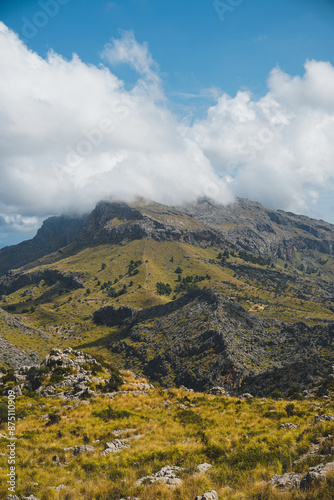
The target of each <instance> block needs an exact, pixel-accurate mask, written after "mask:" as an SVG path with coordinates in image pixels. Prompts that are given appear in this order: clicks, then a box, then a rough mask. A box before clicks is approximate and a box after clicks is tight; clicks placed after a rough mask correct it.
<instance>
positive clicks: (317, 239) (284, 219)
mask: <svg viewBox="0 0 334 500" xmlns="http://www.w3.org/2000/svg"><path fill="white" fill-rule="evenodd" d="M185 212H186V213H187V214H188V215H190V216H192V217H193V218H194V219H196V220H198V221H200V222H202V223H204V224H207V225H209V226H211V227H214V228H217V229H219V230H220V231H221V232H222V233H223V234H224V235H225V238H226V239H227V240H228V241H229V242H230V243H231V244H234V245H236V246H237V247H239V248H240V247H241V248H244V249H245V250H247V251H249V252H251V253H254V254H257V255H263V256H271V257H279V258H283V259H286V260H289V259H291V258H292V256H293V254H294V252H295V251H300V250H317V251H319V252H321V253H327V254H333V253H334V225H333V224H329V223H328V222H324V221H322V220H315V219H310V218H309V217H306V216H303V215H296V214H293V213H291V212H284V211H283V210H269V209H267V208H265V207H263V206H262V205H261V204H260V203H256V202H253V201H250V200H246V199H242V198H238V199H236V202H235V203H233V204H231V205H228V206H221V205H214V204H212V203H210V202H209V201H207V200H201V201H199V202H197V203H195V204H192V205H188V206H187V207H185Z"/></svg>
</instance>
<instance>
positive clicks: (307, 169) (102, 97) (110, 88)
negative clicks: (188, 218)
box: [0, 23, 334, 232]
mask: <svg viewBox="0 0 334 500" xmlns="http://www.w3.org/2000/svg"><path fill="white" fill-rule="evenodd" d="M103 60H104V61H105V62H108V64H118V63H124V64H128V65H130V66H131V67H132V68H133V69H135V71H136V72H137V73H138V80H137V82H136V83H135V84H134V86H133V88H132V89H130V90H128V89H126V88H125V84H124V82H122V81H121V80H120V79H118V78H117V77H116V76H115V75H114V74H113V73H112V72H111V70H110V69H108V68H107V67H105V66H103V65H101V66H99V67H97V66H93V65H87V64H85V63H83V62H82V61H81V60H80V59H79V57H78V56H76V55H74V56H73V58H72V60H70V61H67V60H65V59H64V58H62V57H61V56H60V55H58V54H55V53H53V52H50V53H49V54H48V56H47V58H46V59H43V58H41V57H40V56H38V54H36V53H34V52H31V51H29V50H28V49H27V47H26V46H25V45H24V44H23V43H22V42H21V41H20V40H19V38H18V37H17V35H16V34H15V33H13V32H12V31H11V30H9V29H8V28H7V27H6V26H5V25H4V24H2V23H0V68H1V79H0V175H1V183H0V216H2V217H3V218H4V220H5V221H6V228H7V229H8V228H9V226H10V225H11V226H12V228H15V229H21V228H24V227H26V228H29V229H31V225H32V224H33V222H34V220H37V219H34V217H38V218H40V217H43V216H47V215H51V214H56V213H68V212H71V211H80V212H82V211H88V210H90V209H91V208H93V206H94V204H95V203H96V202H97V201H99V200H100V199H103V198H104V199H105V198H109V197H114V198H118V199H125V200H131V199H133V198H134V197H135V196H136V195H140V196H146V197H148V198H152V199H154V200H156V201H159V202H162V203H167V204H177V203H181V202H185V201H190V200H193V199H195V198H197V197H200V196H203V195H205V196H211V197H213V198H214V199H216V200H217V201H220V202H222V203H227V202H230V201H231V200H232V199H233V195H237V196H248V197H249V198H251V199H254V200H257V201H260V202H262V203H263V204H265V205H267V206H270V207H272V208H283V209H287V210H293V211H299V212H306V213H312V210H313V209H312V207H314V209H315V211H316V208H317V206H319V207H320V206H321V199H320V198H319V196H321V192H322V190H324V189H326V193H327V195H328V193H329V192H331V191H333V187H334V182H333V175H334V170H333V165H334V114H333V113H334V90H333V89H334V68H333V67H332V66H331V64H330V63H326V62H317V61H308V62H307V63H306V65H305V74H304V76H303V77H291V76H289V75H287V74H285V73H284V72H283V71H282V70H280V69H279V68H275V69H274V70H273V71H272V72H271V74H270V76H269V79H268V93H267V94H266V95H265V96H264V97H262V98H260V99H254V98H253V96H252V95H251V93H250V92H246V91H240V92H238V93H237V95H236V96H235V97H231V96H229V95H227V94H221V92H219V93H218V91H217V89H215V90H214V97H215V98H216V99H217V102H216V104H215V105H214V106H212V107H210V108H209V110H208V112H207V116H206V117H205V118H204V119H203V120H197V121H196V122H195V123H194V124H193V125H191V124H189V123H187V121H186V120H180V119H179V118H177V117H176V116H175V115H174V114H173V113H171V112H170V111H169V110H168V101H167V99H166V97H165V96H164V93H163V88H162V84H161V81H160V78H159V76H158V74H157V71H158V68H157V64H156V63H155V61H154V60H153V59H152V56H151V55H150V52H149V49H148V46H147V45H146V44H143V45H140V44H139V43H138V42H137V41H136V39H135V37H134V35H133V33H131V32H124V33H123V34H122V36H121V38H120V39H118V40H115V39H114V40H112V42H111V43H109V44H107V45H106V46H105V48H104V50H103ZM203 92H205V91H203ZM212 95H213V91H212ZM217 172H218V173H217ZM317 213H318V212H317ZM319 215H322V213H319ZM322 218H326V216H324V215H322ZM18 221H19V222H18ZM0 232H1V231H0ZM7 232H8V231H7Z"/></svg>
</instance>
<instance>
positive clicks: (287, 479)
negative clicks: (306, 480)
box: [270, 472, 302, 490]
mask: <svg viewBox="0 0 334 500" xmlns="http://www.w3.org/2000/svg"><path fill="white" fill-rule="evenodd" d="M301 477H302V476H301V474H295V473H294V472H289V473H287V474H283V475H279V474H275V475H274V477H272V478H271V480H270V483H271V484H272V485H273V486H274V487H275V488H277V489H279V490H291V489H295V488H299V486H300V479H301Z"/></svg>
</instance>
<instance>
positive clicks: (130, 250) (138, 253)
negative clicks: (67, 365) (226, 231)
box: [0, 239, 334, 364]
mask: <svg viewBox="0 0 334 500" xmlns="http://www.w3.org/2000/svg"><path fill="white" fill-rule="evenodd" d="M221 250H224V249H219V248H213V247H211V248H207V249H203V248H200V247H196V246H192V245H189V244H182V243H176V242H156V241H154V240H150V239H147V240H137V241H132V242H129V243H126V244H123V245H116V246H110V245H103V246H97V247H89V248H85V249H83V250H80V251H75V250H73V247H69V248H68V249H65V250H64V252H63V253H62V254H57V256H56V257H55V256H54V255H52V256H49V257H44V258H43V259H41V260H40V261H39V262H38V265H37V266H36V267H35V268H33V269H31V270H30V271H28V272H31V271H33V270H34V269H43V268H53V269H59V270H60V271H63V272H66V271H71V272H74V273H78V274H80V275H82V276H83V278H84V281H85V288H84V289H79V290H72V291H66V290H63V291H62V292H61V295H60V294H59V290H54V289H52V288H50V287H48V286H47V285H46V284H45V283H43V282H41V283H39V284H36V285H33V286H30V287H26V288H23V289H21V290H18V291H17V292H15V293H13V294H12V295H10V296H8V297H6V299H5V300H6V301H5V302H2V303H1V304H0V306H2V307H4V308H7V307H8V306H13V305H14V306H15V307H16V314H17V315H18V317H20V318H21V319H22V320H23V321H25V322H26V323H28V324H31V325H32V326H36V327H38V328H41V329H44V330H45V331H46V332H47V333H48V334H49V335H50V341H48V342H45V341H44V340H41V342H40V343H39V346H38V348H39V350H40V351H41V354H42V355H44V354H45V353H46V352H47V350H48V349H49V348H50V346H53V345H54V346H61V347H65V346H74V347H79V346H81V347H84V348H85V349H86V350H87V351H90V352H96V351H100V350H102V351H103V353H104V354H107V355H108V356H109V357H110V356H111V354H109V353H108V351H107V349H106V345H107V344H108V342H109V340H110V339H111V336H112V337H114V336H115V335H116V336H117V335H121V332H116V331H115V329H110V328H106V327H97V326H96V325H94V323H93V322H92V314H93V312H94V311H95V310H97V309H98V308H99V307H101V306H103V305H106V304H110V303H113V304H115V305H116V306H120V305H123V304H126V305H131V306H133V307H136V308H145V307H149V306H152V305H156V304H161V303H165V302H167V301H169V300H172V298H173V296H174V293H172V294H171V295H169V296H161V295H158V294H157V292H156V283H157V282H163V283H169V284H170V285H171V286H172V288H173V289H174V288H175V286H176V285H177V281H176V280H177V274H176V273H175V269H176V268H177V267H178V266H180V267H181V268H182V269H183V273H182V277H185V276H190V275H202V276H205V275H207V274H209V275H210V280H209V279H205V280H204V281H201V282H199V283H198V286H199V287H213V288H216V289H218V290H221V291H223V292H224V293H226V294H227V295H228V296H230V297H232V298H235V299H237V300H238V301H239V302H240V303H241V304H242V305H243V306H244V307H245V308H246V309H248V310H250V311H251V312H253V313H254V314H258V315H261V316H263V317H275V318H278V319H282V320H285V321H292V322H294V321H299V320H301V321H305V322H308V323H310V324H314V323H317V322H319V321H322V320H334V314H333V312H331V311H330V310H329V309H328V308H327V307H326V306H325V305H324V302H323V301H321V298H320V295H319V294H318V293H317V290H318V287H319V283H320V280H321V282H322V285H323V283H325V284H326V286H328V287H330V285H331V283H332V282H333V269H334V263H333V259H332V258H331V257H328V259H327V262H326V264H322V265H320V264H319V263H318V264H317V262H319V261H320V259H321V256H319V255H316V253H314V254H312V255H309V256H308V257H307V258H305V256H301V255H300V254H297V255H296V262H295V264H296V266H299V265H300V263H301V262H304V263H305V267H306V266H307V262H308V261H309V262H310V263H312V265H314V266H315V265H317V272H318V273H319V272H320V273H321V274H320V276H318V275H317V274H316V273H313V274H309V275H308V274H306V273H305V272H302V271H299V270H298V269H297V267H296V266H292V265H290V264H289V266H288V268H287V269H285V268H284V264H285V263H284V262H283V261H277V262H276V264H275V270H277V271H281V272H284V273H285V274H286V275H287V276H289V275H291V276H293V277H295V278H296V279H297V281H296V282H295V283H292V284H289V285H288V286H287V287H286V288H285V289H283V290H282V288H279V287H278V286H277V285H276V284H275V283H274V284H273V283H270V282H266V281H263V280H262V281H260V282H259V281H258V280H255V279H253V278H251V277H247V276H244V275H240V274H238V273H236V274H235V272H234V270H232V269H229V268H228V267H226V266H222V265H221V263H220V261H219V260H218V259H217V256H218V253H219V252H220V251H221ZM172 258H173V259H172ZM171 259H172V261H171ZM131 260H134V261H137V260H140V261H141V262H142V264H141V265H140V266H139V267H138V268H137V269H138V270H139V273H138V274H136V275H132V276H129V274H128V266H129V263H130V261H131ZM228 262H229V263H232V262H235V263H238V264H247V265H251V266H253V267H254V268H257V269H259V270H261V269H264V270H272V269H271V268H270V267H269V266H259V265H257V264H249V263H246V262H244V261H243V260H242V259H240V258H239V257H238V256H237V255H236V256H235V257H230V258H229V259H228ZM102 263H104V264H105V268H104V269H102V267H104V266H102ZM115 280H117V283H115V284H114V281H115ZM104 282H112V283H113V287H114V288H115V289H116V291H119V290H121V289H122V288H123V286H124V285H126V286H127V293H126V294H124V295H121V296H119V297H118V298H114V299H112V298H110V297H108V294H107V291H106V290H102V289H101V285H102V284H103V283H104ZM131 282H132V283H133V284H132V285H131ZM320 284H321V283H320ZM306 289H307V290H306ZM305 290H306V291H307V294H306V295H305V293H304V292H305ZM302 292H303V294H302V295H301V293H302ZM178 296H179V294H178ZM301 297H302V298H301ZM31 308H34V311H33V312H31ZM3 336H4V337H5V338H6V339H8V340H12V341H14V342H15V343H16V344H17V345H19V346H21V347H23V346H24V347H25V348H28V349H32V348H35V347H36V345H35V339H33V338H26V337H20V335H19V334H17V333H16V334H15V338H13V335H12V332H10V331H4V333H3ZM113 360H114V362H117V364H119V362H120V360H119V359H117V356H116V357H115V358H113Z"/></svg>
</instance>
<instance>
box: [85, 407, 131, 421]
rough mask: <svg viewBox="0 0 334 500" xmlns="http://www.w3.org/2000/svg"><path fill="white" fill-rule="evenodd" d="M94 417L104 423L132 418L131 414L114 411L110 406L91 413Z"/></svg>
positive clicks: (124, 411) (123, 411)
mask: <svg viewBox="0 0 334 500" xmlns="http://www.w3.org/2000/svg"><path fill="white" fill-rule="evenodd" d="M93 415H94V416H95V417H99V418H101V419H102V420H104V421H105V422H109V420H120V419H123V418H128V417H132V416H133V413H131V412H129V411H126V410H114V409H113V408H112V407H111V406H110V405H109V406H108V408H105V409H104V410H101V411H95V412H94V413H93Z"/></svg>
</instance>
